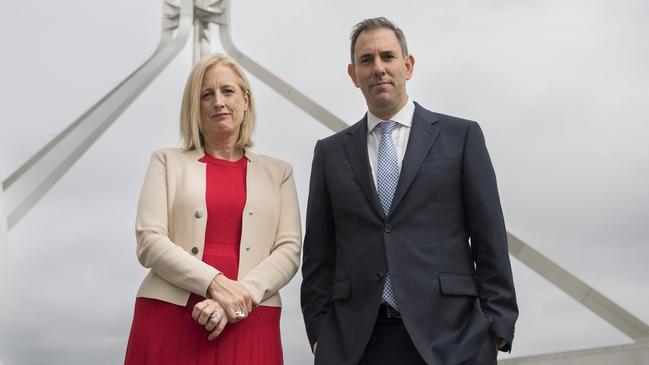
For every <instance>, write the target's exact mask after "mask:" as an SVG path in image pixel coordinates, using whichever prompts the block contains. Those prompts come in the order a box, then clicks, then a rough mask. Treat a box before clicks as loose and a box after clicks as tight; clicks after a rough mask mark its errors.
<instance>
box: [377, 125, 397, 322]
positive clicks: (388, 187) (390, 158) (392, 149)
mask: <svg viewBox="0 0 649 365" xmlns="http://www.w3.org/2000/svg"><path fill="white" fill-rule="evenodd" d="M378 126H379V127H380V128H381V129H382V130H383V134H381V140H380V141H379V154H378V155H379V156H378V161H377V172H376V181H377V185H378V190H379V191H378V193H379V200H380V201H381V206H382V207H383V211H384V212H385V215H388V213H389V212H390V205H391V204H392V197H393V196H394V191H395V190H396V188H397V182H398V181H399V160H398V156H397V148H396V146H395V145H394V141H393V140H392V131H393V130H394V128H395V127H396V126H397V122H395V121H392V120H389V121H386V122H381V123H379V125H378ZM388 269H389V268H388ZM383 300H385V301H386V303H388V304H390V305H391V306H392V308H394V309H397V310H398V309H399V308H398V307H397V301H396V299H395V298H394V294H393V293H392V279H390V273H389V272H388V273H386V275H385V284H384V285H383Z"/></svg>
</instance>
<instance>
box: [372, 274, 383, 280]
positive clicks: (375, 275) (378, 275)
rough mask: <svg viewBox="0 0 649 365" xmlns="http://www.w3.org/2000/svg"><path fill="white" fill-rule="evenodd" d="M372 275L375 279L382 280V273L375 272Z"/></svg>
mask: <svg viewBox="0 0 649 365" xmlns="http://www.w3.org/2000/svg"><path fill="white" fill-rule="evenodd" d="M374 277H375V278H376V281H381V280H383V273H382V272H377V273H376V274H374Z"/></svg>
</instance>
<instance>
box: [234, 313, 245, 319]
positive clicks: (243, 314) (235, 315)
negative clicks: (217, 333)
mask: <svg viewBox="0 0 649 365" xmlns="http://www.w3.org/2000/svg"><path fill="white" fill-rule="evenodd" d="M246 316H247V314H246V312H244V311H235V312H234V318H236V319H244V318H246Z"/></svg>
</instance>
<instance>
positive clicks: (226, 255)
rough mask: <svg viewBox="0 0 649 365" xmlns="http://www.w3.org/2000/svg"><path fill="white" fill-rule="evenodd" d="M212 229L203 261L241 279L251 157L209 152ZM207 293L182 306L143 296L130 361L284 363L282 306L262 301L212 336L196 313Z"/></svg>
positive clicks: (193, 296)
mask: <svg viewBox="0 0 649 365" xmlns="http://www.w3.org/2000/svg"><path fill="white" fill-rule="evenodd" d="M200 161H201V162H204V163H206V164H207V166H206V168H207V182H206V183H207V188H206V194H205V195H206V196H205V198H206V202H207V213H208V214H207V217H208V219H207V228H206V230H205V248H204V253H203V261H204V262H206V263H208V264H210V265H212V266H213V267H215V268H217V269H218V270H219V271H221V272H222V273H223V274H224V275H225V276H226V277H228V278H230V279H233V280H234V279H236V278H237V273H238V270H239V243H240V240H241V217H242V213H243V208H244V205H245V203H246V167H247V160H246V159H245V157H244V158H241V159H240V160H239V161H234V162H232V161H226V160H220V159H217V158H214V157H212V156H209V155H205V157H203V158H202V159H201V160H200ZM203 299H205V298H203V297H201V296H199V295H196V294H193V293H192V294H191V295H190V297H189V302H188V303H187V305H186V306H184V307H181V306H177V305H174V304H171V303H167V302H164V301H161V300H156V299H150V298H137V299H136V301H135V313H134V315H133V324H132V325H131V333H130V335H129V339H128V347H127V349H126V359H125V361H124V363H125V364H150V365H154V364H155V365H160V364H195V365H203V364H204V365H208V364H209V365H212V364H214V365H259V364H264V365H281V364H282V363H283V360H282V343H281V338H280V329H279V319H280V311H281V309H280V308H278V307H265V306H259V307H257V308H256V309H254V310H253V311H252V312H251V313H250V314H249V315H248V317H247V318H246V319H244V320H242V321H240V322H238V323H235V324H228V325H226V326H225V329H224V330H223V332H222V333H221V334H220V335H219V337H217V338H216V339H214V340H212V341H208V340H207V336H208V335H209V332H208V331H207V330H206V329H205V328H204V327H203V326H201V325H200V324H198V323H197V322H196V321H194V319H193V318H192V309H193V308H194V305H195V304H196V303H198V302H199V301H201V300H203Z"/></svg>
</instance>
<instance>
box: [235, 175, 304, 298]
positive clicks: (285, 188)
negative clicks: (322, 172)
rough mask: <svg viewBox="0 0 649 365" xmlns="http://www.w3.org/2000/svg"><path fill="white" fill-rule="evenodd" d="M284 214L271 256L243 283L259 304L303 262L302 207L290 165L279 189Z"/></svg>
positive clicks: (277, 288) (281, 212)
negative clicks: (301, 256) (301, 259)
mask: <svg viewBox="0 0 649 365" xmlns="http://www.w3.org/2000/svg"><path fill="white" fill-rule="evenodd" d="M279 194H280V197H279V198H280V213H279V221H278V225H277V233H276V235H275V241H274V243H273V245H272V247H271V250H270V255H268V257H266V258H265V259H263V260H262V261H261V262H260V263H259V264H257V265H256V266H255V267H254V268H253V269H252V270H250V271H249V272H248V273H247V274H246V275H245V276H244V277H243V278H242V279H241V283H242V284H243V285H244V286H245V287H246V289H248V291H249V292H250V294H251V295H252V298H253V300H254V301H255V302H256V303H260V302H262V301H263V300H264V299H266V298H268V297H270V296H272V295H274V294H275V293H277V292H278V291H279V289H281V288H282V287H283V286H284V285H286V284H287V283H288V282H289V281H290V280H291V278H293V276H294V275H295V273H296V272H297V269H298V267H299V265H300V250H301V241H302V231H301V222H300V207H299V203H298V199H297V192H296V189H295V180H294V179H293V170H292V169H291V167H290V166H289V165H288V164H286V165H285V167H284V170H283V173H282V179H281V183H280V188H279Z"/></svg>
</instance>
